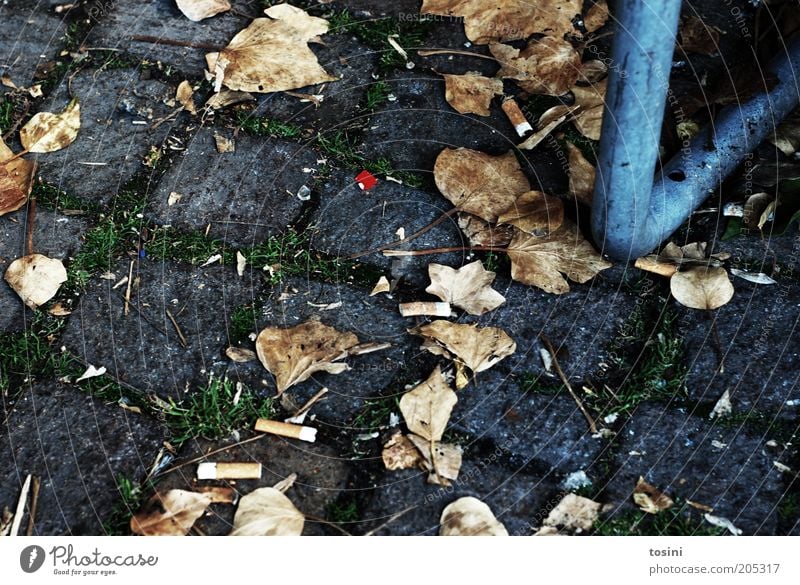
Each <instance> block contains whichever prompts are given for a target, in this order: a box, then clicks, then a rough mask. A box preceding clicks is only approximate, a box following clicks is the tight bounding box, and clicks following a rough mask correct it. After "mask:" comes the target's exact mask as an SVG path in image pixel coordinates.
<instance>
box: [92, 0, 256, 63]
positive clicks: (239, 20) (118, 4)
mask: <svg viewBox="0 0 800 585" xmlns="http://www.w3.org/2000/svg"><path fill="white" fill-rule="evenodd" d="M232 5H233V7H234V8H235V11H233V10H231V11H228V12H224V13H222V14H218V15H216V16H214V17H212V18H208V19H206V20H203V21H201V22H192V21H191V20H189V19H188V18H186V17H185V16H184V15H183V13H181V11H180V10H178V7H177V6H176V5H175V2H173V1H171V0H116V1H115V2H113V3H112V4H111V6H110V9H109V10H104V11H102V13H101V14H100V15H99V18H98V20H99V22H98V24H97V25H96V26H95V27H94V29H93V30H92V31H91V33H90V34H89V38H88V45H89V46H92V47H108V48H112V49H120V50H123V51H125V52H127V53H130V54H132V55H135V56H136V57H139V58H141V59H146V60H148V61H151V62H154V63H155V62H156V61H160V62H161V63H164V64H169V65H172V66H174V67H177V68H178V69H179V70H181V71H182V72H183V73H185V74H186V75H189V76H190V77H194V78H199V77H201V76H202V74H203V70H204V69H205V68H206V61H205V54H206V53H210V52H213V51H217V50H219V49H222V48H223V47H225V46H226V45H227V44H228V42H229V41H230V40H231V39H232V38H233V37H234V36H235V35H236V33H238V32H239V31H240V30H242V29H243V28H245V27H246V26H247V25H248V24H250V19H249V18H247V16H252V17H253V18H256V17H263V16H264V14H263V6H262V3H261V2H259V1H258V0H237V1H236V2H232ZM246 15H247V16H246ZM131 37H151V38H155V39H159V40H163V41H166V43H163V44H162V43H154V42H148V41H142V40H133V39H132V38H131ZM170 41H173V42H174V43H187V44H191V45H193V46H180V45H177V44H174V43H173V44H169V42H170Z"/></svg>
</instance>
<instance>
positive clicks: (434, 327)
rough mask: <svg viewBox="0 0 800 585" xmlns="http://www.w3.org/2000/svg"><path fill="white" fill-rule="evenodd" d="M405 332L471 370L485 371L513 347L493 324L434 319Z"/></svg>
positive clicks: (436, 352) (508, 354) (513, 344)
mask: <svg viewBox="0 0 800 585" xmlns="http://www.w3.org/2000/svg"><path fill="white" fill-rule="evenodd" d="M409 332H410V333H412V334H414V335H419V336H420V337H423V338H424V339H425V342H424V343H423V344H422V347H423V348H424V349H427V350H428V351H430V352H431V353H434V354H437V355H445V356H448V357H450V358H451V359H453V358H457V359H458V360H460V361H461V362H463V363H464V365H466V366H467V367H468V368H469V369H470V370H472V371H473V372H474V373H478V372H483V371H486V370H488V369H489V368H491V367H492V366H494V365H495V364H497V363H498V362H500V361H501V360H503V359H504V358H506V357H508V356H510V355H512V354H513V353H514V352H515V351H516V349H517V344H516V343H515V342H514V340H513V339H511V337H509V335H508V334H507V333H506V332H505V331H503V330H502V329H499V328H497V327H478V326H477V325H469V324H459V323H451V322H450V321H442V320H438V321H433V322H432V323H427V324H425V325H421V326H419V327H416V328H414V329H411V330H409ZM417 434H420V433H417Z"/></svg>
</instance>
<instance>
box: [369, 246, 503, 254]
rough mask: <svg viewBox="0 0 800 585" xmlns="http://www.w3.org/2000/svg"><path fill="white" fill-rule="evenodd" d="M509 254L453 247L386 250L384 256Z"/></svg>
mask: <svg viewBox="0 0 800 585" xmlns="http://www.w3.org/2000/svg"><path fill="white" fill-rule="evenodd" d="M468 251H469V252H508V248H498V247H496V246H451V247H449V248H428V249H427V250H384V251H383V255H384V256H428V255H430V254H447V253H448V252H468Z"/></svg>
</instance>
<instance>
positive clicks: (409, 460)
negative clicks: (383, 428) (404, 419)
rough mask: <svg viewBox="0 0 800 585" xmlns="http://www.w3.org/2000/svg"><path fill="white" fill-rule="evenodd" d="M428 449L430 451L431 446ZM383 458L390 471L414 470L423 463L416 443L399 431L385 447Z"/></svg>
mask: <svg viewBox="0 0 800 585" xmlns="http://www.w3.org/2000/svg"><path fill="white" fill-rule="evenodd" d="M428 449H430V445H428ZM381 458H382V459H383V465H384V467H386V469H388V470H390V471H394V470H396V469H414V468H416V467H419V465H420V464H421V463H422V454H421V453H420V452H419V450H418V449H417V448H416V447H415V446H414V443H412V442H411V441H410V440H409V438H408V437H406V436H405V435H403V434H402V433H401V432H399V431H398V432H396V433H395V434H394V435H392V438H391V439H389V442H388V443H386V444H385V445H384V446H383V452H382V453H381Z"/></svg>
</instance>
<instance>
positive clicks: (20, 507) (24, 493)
mask: <svg viewBox="0 0 800 585" xmlns="http://www.w3.org/2000/svg"><path fill="white" fill-rule="evenodd" d="M30 489H31V474H30V473H29V474H28V476H27V477H26V478H25V482H24V483H23V484H22V490H20V493H19V500H17V509H16V510H14V523H13V524H12V525H11V533H10V536H19V527H20V526H21V525H22V517H23V516H24V515H25V504H27V503H28V492H29V491H30Z"/></svg>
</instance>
